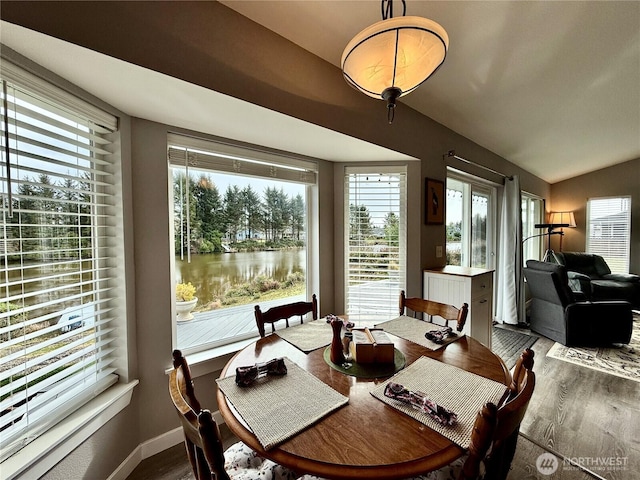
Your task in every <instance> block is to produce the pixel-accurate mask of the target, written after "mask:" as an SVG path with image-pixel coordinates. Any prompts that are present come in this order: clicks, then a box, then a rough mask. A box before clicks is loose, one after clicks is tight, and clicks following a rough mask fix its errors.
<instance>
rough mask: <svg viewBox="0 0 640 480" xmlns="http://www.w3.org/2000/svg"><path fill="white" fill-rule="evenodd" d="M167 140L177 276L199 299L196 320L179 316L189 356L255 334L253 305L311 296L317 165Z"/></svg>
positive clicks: (178, 331)
mask: <svg viewBox="0 0 640 480" xmlns="http://www.w3.org/2000/svg"><path fill="white" fill-rule="evenodd" d="M168 142H169V163H170V166H171V167H170V168H171V173H172V175H171V177H172V179H173V220H172V226H173V232H174V245H175V248H174V266H175V281H176V283H191V284H192V285H193V286H194V287H195V289H196V297H197V298H198V301H197V303H196V307H195V310H194V312H193V313H192V315H193V317H194V318H193V319H192V320H190V321H188V322H183V321H178V320H177V321H176V338H177V345H176V346H177V348H180V349H182V350H184V351H185V352H186V353H189V352H196V351H200V350H204V349H207V348H211V347H215V346H219V345H223V344H227V343H231V342H234V341H237V340H241V339H245V338H251V337H255V336H256V335H258V329H257V326H256V322H255V316H254V307H255V305H258V304H259V305H260V306H261V308H262V309H265V310H266V309H268V308H270V306H273V305H275V304H282V303H289V302H294V301H301V300H307V299H308V298H310V297H311V293H315V292H308V288H307V284H308V280H309V279H308V275H307V272H308V271H309V270H308V268H307V258H308V255H309V251H308V245H309V243H308V239H309V234H310V231H309V227H310V225H309V224H310V222H309V221H308V218H309V216H308V205H309V196H310V195H311V191H312V187H313V186H314V185H315V183H316V169H317V167H316V164H315V162H312V161H309V160H306V159H300V158H296V157H293V156H291V157H285V156H282V155H275V154H272V153H270V152H266V151H259V150H253V149H248V148H244V147H238V146H235V145H228V144H222V143H216V142H212V141H207V140H201V139H196V138H187V137H184V136H180V135H173V134H171V135H170V136H169V138H168ZM311 223H312V222H311Z"/></svg>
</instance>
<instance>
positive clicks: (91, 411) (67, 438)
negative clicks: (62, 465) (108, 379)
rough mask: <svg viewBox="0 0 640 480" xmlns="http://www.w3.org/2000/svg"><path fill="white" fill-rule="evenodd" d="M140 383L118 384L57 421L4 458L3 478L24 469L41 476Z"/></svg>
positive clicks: (108, 417)
mask: <svg viewBox="0 0 640 480" xmlns="http://www.w3.org/2000/svg"><path fill="white" fill-rule="evenodd" d="M137 384H138V380H134V381H132V382H129V383H127V384H116V385H114V386H112V387H111V388H109V389H107V390H105V391H104V392H103V393H102V394H100V395H98V396H97V397H96V398H94V399H93V400H91V401H89V402H88V403H86V404H85V405H83V406H82V407H80V408H79V409H78V410H77V411H76V412H74V413H73V414H71V415H69V416H68V417H66V418H65V419H63V420H62V421H60V422H59V423H57V424H56V425H55V426H53V427H52V428H50V429H49V430H48V431H47V432H45V433H43V434H42V435H40V436H39V437H38V438H37V439H35V440H34V441H32V442H31V443H29V444H28V445H27V446H25V447H24V448H22V449H21V450H20V451H19V452H17V453H15V454H14V455H12V456H11V457H9V458H7V459H6V460H5V461H4V462H2V478H3V479H6V480H11V479H13V478H17V477H18V476H20V475H22V474H23V473H25V472H28V474H29V477H30V478H40V477H41V476H42V475H44V474H45V473H46V472H47V471H49V470H50V469H51V468H52V467H54V466H55V465H56V464H57V463H58V462H60V461H61V460H62V459H63V458H64V457H66V456H67V455H68V454H69V453H71V452H72V451H73V450H74V449H75V448H76V447H78V446H79V445H80V444H81V443H82V442H84V441H85V440H86V439H87V438H89V437H90V436H91V435H93V434H94V433H95V432H96V431H97V430H98V429H99V428H100V427H102V426H103V425H105V424H106V423H107V422H108V421H109V420H111V419H112V418H113V417H114V416H116V415H117V414H118V413H119V412H120V411H122V410H123V409H124V408H126V407H127V405H129V403H130V402H131V397H132V395H133V389H134V387H135V386H136V385H137Z"/></svg>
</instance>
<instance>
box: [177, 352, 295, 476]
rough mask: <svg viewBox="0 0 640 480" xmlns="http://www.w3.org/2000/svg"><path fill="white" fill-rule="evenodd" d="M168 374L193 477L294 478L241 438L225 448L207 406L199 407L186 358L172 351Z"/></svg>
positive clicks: (290, 472)
mask: <svg viewBox="0 0 640 480" xmlns="http://www.w3.org/2000/svg"><path fill="white" fill-rule="evenodd" d="M173 367H174V368H173V370H172V371H171V373H170V374H169V395H170V396H171V401H172V402H173V405H174V407H175V408H176V411H177V412H178V417H179V418H180V422H181V423H182V430H183V432H184V437H185V440H184V443H185V447H186V450H187V457H188V458H189V463H190V464H191V468H192V469H193V474H194V476H195V478H196V480H248V479H258V478H260V479H265V480H293V479H295V478H296V474H295V473H293V472H292V471H291V470H289V469H287V468H285V467H283V466H281V465H278V464H277V463H275V462H273V461H271V460H267V459H263V458H261V457H259V456H258V455H257V454H256V452H254V451H253V450H252V449H251V448H249V447H248V446H246V445H245V444H244V443H242V442H237V443H235V444H234V445H232V446H231V447H229V448H228V449H227V450H226V451H224V448H223V446H222V438H221V436H220V429H219V428H218V425H217V423H216V422H215V420H214V419H213V416H212V415H211V412H210V411H209V410H202V409H201V408H200V403H199V402H198V400H197V398H196V396H195V392H194V388H193V381H192V379H191V371H190V370H189V365H188V364H187V360H186V359H185V358H184V357H183V356H182V352H180V350H174V351H173Z"/></svg>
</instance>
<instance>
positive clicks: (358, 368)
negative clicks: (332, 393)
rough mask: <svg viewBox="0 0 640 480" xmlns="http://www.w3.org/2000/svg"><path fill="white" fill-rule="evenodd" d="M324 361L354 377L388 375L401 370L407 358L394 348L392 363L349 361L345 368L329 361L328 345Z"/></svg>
mask: <svg viewBox="0 0 640 480" xmlns="http://www.w3.org/2000/svg"><path fill="white" fill-rule="evenodd" d="M324 361H325V362H327V365H329V366H330V367H331V368H333V369H334V370H337V371H338V372H340V373H344V374H345V375H351V376H352V377H356V378H383V377H389V376H391V375H393V374H394V373H397V372H399V371H400V370H402V369H403V368H404V366H405V365H406V363H407V359H406V358H404V354H403V353H402V352H401V351H400V350H398V349H397V348H394V349H393V365H391V364H390V363H388V364H387V363H356V362H353V361H350V362H348V363H350V364H351V366H350V367H349V368H345V367H343V366H342V365H338V364H336V363H333V362H332V361H331V346H328V347H327V348H326V349H325V350H324Z"/></svg>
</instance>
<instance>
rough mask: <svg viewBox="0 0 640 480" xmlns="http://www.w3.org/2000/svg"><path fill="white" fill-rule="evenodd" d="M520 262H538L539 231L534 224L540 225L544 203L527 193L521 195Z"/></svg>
mask: <svg viewBox="0 0 640 480" xmlns="http://www.w3.org/2000/svg"><path fill="white" fill-rule="evenodd" d="M521 197H522V239H523V241H522V260H523V262H526V261H527V260H530V259H533V260H540V258H541V253H542V240H543V239H544V236H541V235H540V233H542V232H540V230H539V229H537V228H535V225H536V224H539V223H542V218H543V217H542V215H543V212H544V202H543V200H542V199H541V198H538V197H535V196H533V195H531V194H528V193H524V192H523V193H522V195H521Z"/></svg>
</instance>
